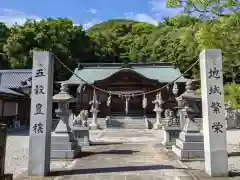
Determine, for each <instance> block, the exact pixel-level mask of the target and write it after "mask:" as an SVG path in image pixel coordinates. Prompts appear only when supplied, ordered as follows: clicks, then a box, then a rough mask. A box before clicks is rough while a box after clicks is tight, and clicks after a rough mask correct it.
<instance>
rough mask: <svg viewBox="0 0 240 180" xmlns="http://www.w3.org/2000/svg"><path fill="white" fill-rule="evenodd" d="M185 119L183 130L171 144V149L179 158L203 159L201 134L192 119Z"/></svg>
mask: <svg viewBox="0 0 240 180" xmlns="http://www.w3.org/2000/svg"><path fill="white" fill-rule="evenodd" d="M186 121H187V122H186V124H185V126H184V129H183V131H182V132H181V133H180V134H179V138H178V139H176V144H175V145H173V146H172V150H173V152H174V153H175V154H176V155H178V156H179V157H180V158H181V159H203V158H204V142H203V134H202V133H201V132H200V130H199V127H198V125H197V123H195V122H194V121H193V120H192V119H189V118H187V119H186Z"/></svg>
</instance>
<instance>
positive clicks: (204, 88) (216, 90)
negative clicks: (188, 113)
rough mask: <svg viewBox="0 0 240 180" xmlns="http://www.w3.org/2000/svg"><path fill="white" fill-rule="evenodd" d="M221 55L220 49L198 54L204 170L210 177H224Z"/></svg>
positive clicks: (226, 169) (224, 145) (225, 162)
mask: <svg viewBox="0 0 240 180" xmlns="http://www.w3.org/2000/svg"><path fill="white" fill-rule="evenodd" d="M222 73H223V69H222V54H221V50H220V49H209V50H204V51H203V52H202V53H201V54H200V74H201V94H202V99H203V101H202V109H203V111H202V112H203V134H204V153H205V171H206V173H207V174H208V175H210V176H211V177H224V176H228V153H227V137H226V125H225V116H224V90H223V75H222Z"/></svg>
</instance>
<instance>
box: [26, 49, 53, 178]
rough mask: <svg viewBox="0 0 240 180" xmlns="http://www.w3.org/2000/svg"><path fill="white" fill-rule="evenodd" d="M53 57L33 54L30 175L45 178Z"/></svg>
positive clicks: (42, 53) (50, 116) (49, 127)
mask: <svg viewBox="0 0 240 180" xmlns="http://www.w3.org/2000/svg"><path fill="white" fill-rule="evenodd" d="M52 96H53V58H52V54H51V53H50V52H47V51H39V52H34V53H33V68H32V93H31V119H30V128H29V131H30V133H29V134H30V138H29V164H28V173H29V175H31V176H44V175H46V174H47V173H48V172H49V171H50V147H51V126H52Z"/></svg>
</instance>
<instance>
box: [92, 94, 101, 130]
mask: <svg viewBox="0 0 240 180" xmlns="http://www.w3.org/2000/svg"><path fill="white" fill-rule="evenodd" d="M89 104H91V110H90V112H91V113H92V123H91V124H90V125H89V126H90V129H99V128H100V127H99V124H98V119H97V114H98V113H99V108H98V106H99V104H101V102H99V101H98V100H97V94H96V91H95V89H94V91H93V98H92V100H91V101H90V102H89Z"/></svg>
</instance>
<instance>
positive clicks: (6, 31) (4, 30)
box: [0, 22, 9, 69]
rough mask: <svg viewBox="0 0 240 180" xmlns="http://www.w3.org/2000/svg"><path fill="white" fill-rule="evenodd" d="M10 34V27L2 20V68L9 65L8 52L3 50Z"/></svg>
mask: <svg viewBox="0 0 240 180" xmlns="http://www.w3.org/2000/svg"><path fill="white" fill-rule="evenodd" d="M8 35H9V29H8V27H7V26H6V25H5V24H4V23H1V22H0V69H5V68H8V67H9V64H8V61H7V58H6V54H5V53H4V51H3V46H4V44H6V41H7V38H8Z"/></svg>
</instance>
